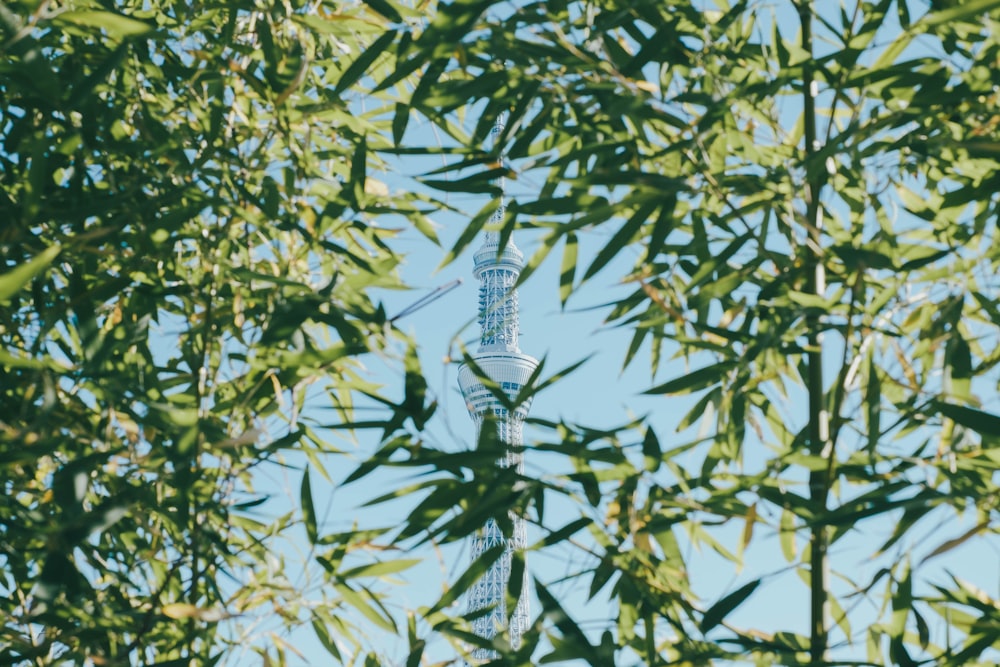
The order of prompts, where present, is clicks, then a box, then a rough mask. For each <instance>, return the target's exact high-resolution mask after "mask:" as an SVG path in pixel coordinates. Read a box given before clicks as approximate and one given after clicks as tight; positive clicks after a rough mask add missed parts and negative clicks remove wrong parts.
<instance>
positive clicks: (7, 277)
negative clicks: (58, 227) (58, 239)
mask: <svg viewBox="0 0 1000 667" xmlns="http://www.w3.org/2000/svg"><path fill="white" fill-rule="evenodd" d="M61 250H62V248H61V247H60V246H58V245H52V246H49V247H48V248H46V249H45V250H43V251H42V252H40V253H38V254H37V255H35V256H34V257H32V258H31V259H30V260H28V261H27V262H25V263H24V264H21V265H20V266H16V267H14V268H13V269H11V270H10V271H8V272H7V273H4V274H2V275H0V304H6V303H10V300H11V297H13V296H14V295H15V294H17V293H18V292H20V291H21V290H22V289H23V288H24V286H25V285H27V284H28V282H29V281H30V280H31V279H32V278H34V277H35V276H37V275H38V274H39V273H41V272H42V271H44V270H45V269H46V268H48V266H49V264H51V263H52V261H53V260H54V259H55V258H56V256H57V255H58V254H59V253H60V251H61Z"/></svg>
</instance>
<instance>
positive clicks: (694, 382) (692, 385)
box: [642, 361, 735, 394]
mask: <svg viewBox="0 0 1000 667" xmlns="http://www.w3.org/2000/svg"><path fill="white" fill-rule="evenodd" d="M734 367H735V364H734V363H733V362H731V361H722V362H719V363H717V364H712V365H711V366H706V367H705V368H699V369H698V370H696V371H692V372H690V373H688V374H687V375H684V376H682V377H679V378H675V379H673V380H670V381H669V382H664V383H663V384H660V385H657V386H655V387H653V388H652V389H647V390H646V391H644V392H642V393H644V394H687V393H690V392H692V391H698V390H699V389H704V388H706V387H711V386H712V385H715V384H719V383H720V382H722V381H723V380H724V379H725V378H726V374H727V373H728V372H729V371H730V370H731V369H733V368H734Z"/></svg>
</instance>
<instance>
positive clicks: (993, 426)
mask: <svg viewBox="0 0 1000 667" xmlns="http://www.w3.org/2000/svg"><path fill="white" fill-rule="evenodd" d="M934 407H935V408H936V409H937V411H938V412H940V413H941V414H942V415H944V416H945V417H948V418H949V419H951V420H953V421H954V422H955V423H956V424H960V425H962V426H964V427H966V428H969V429H972V430H973V431H975V432H977V433H980V434H982V435H989V436H1000V417H998V416H997V415H994V414H991V413H989V412H983V411H982V410H977V409H975V408H969V407H966V406H964V405H955V404H954V403H946V402H945V401H934Z"/></svg>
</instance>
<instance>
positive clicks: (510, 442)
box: [458, 115, 538, 663]
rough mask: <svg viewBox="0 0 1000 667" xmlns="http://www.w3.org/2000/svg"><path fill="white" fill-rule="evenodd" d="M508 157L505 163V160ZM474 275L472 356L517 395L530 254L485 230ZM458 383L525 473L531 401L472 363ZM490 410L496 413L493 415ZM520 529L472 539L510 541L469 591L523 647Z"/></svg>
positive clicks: (504, 461) (471, 604) (483, 652)
mask: <svg viewBox="0 0 1000 667" xmlns="http://www.w3.org/2000/svg"><path fill="white" fill-rule="evenodd" d="M504 121H505V117H504V116H503V115H501V116H500V117H499V118H498V119H497V122H496V123H495V124H494V126H493V130H492V134H493V137H492V138H493V142H494V145H495V143H496V141H497V139H498V138H499V135H500V132H501V131H502V130H503V126H504V125H503V124H504ZM502 159H503V158H502V156H501V164H502ZM503 190H504V183H503V179H502V178H501V180H500V191H501V195H500V201H499V204H498V206H497V210H496V212H494V214H493V217H492V219H491V223H499V222H501V221H502V220H503V217H504V205H505V202H504V195H503ZM474 259H475V276H476V278H477V279H478V280H479V325H480V327H481V330H482V334H481V336H480V344H479V350H478V351H477V352H476V353H475V354H473V355H472V358H473V360H474V361H475V364H476V366H478V367H479V369H480V370H481V371H482V372H483V373H484V374H485V375H486V376H487V377H489V379H490V380H492V381H493V382H494V383H496V384H497V385H498V386H499V387H500V388H501V389H502V390H503V392H504V393H505V394H506V395H507V396H508V397H509V398H510V399H511V400H513V399H514V398H515V397H516V396H517V395H518V393H519V392H520V391H521V389H522V388H523V387H524V386H525V385H526V384H527V383H528V380H529V378H530V377H531V374H532V372H533V371H534V370H535V368H536V367H537V366H538V360H537V359H534V358H533V357H529V356H528V355H526V354H523V353H522V352H521V349H520V348H519V347H518V345H517V335H518V304H517V290H516V289H514V285H516V284H517V278H518V276H520V274H521V269H522V268H523V267H524V256H523V255H522V254H521V251H520V250H518V249H517V246H515V245H514V244H513V242H509V243H508V244H507V245H506V246H505V247H504V248H503V249H501V248H500V234H499V233H498V232H496V231H488V232H486V239H485V241H484V243H483V246H482V247H481V248H480V249H479V250H478V251H476V254H475V256H474ZM458 384H459V387H461V389H462V396H464V397H465V404H466V406H467V407H468V408H469V414H470V415H471V416H472V421H473V422H474V423H475V425H476V436H477V437H476V441H477V442H478V440H479V433H480V430H481V429H482V428H483V425H484V424H489V425H491V426H492V425H493V424H495V425H496V429H497V436H498V439H499V440H500V442H501V443H503V444H504V445H505V447H506V449H505V453H504V456H503V457H502V458H501V459H500V460H499V461H497V465H500V466H504V467H513V468H516V469H517V471H518V473H522V474H523V472H524V460H523V458H522V455H521V452H520V447H521V445H522V444H523V442H524V440H523V434H522V429H523V427H524V419H525V418H526V417H527V416H528V407H529V405H530V403H531V401H530V400H528V401H525V402H524V403H522V404H521V405H518V406H517V407H516V409H515V410H513V411H510V410H508V409H507V408H505V407H504V405H503V403H501V402H500V401H499V400H498V399H497V398H496V396H494V395H493V394H492V393H490V390H489V389H487V388H486V386H485V385H484V384H483V383H482V381H481V380H480V379H479V377H477V376H476V374H475V373H474V372H473V371H472V369H471V368H470V367H469V366H468V365H462V367H461V368H459V370H458ZM487 415H492V416H493V419H491V420H489V421H487ZM511 519H512V523H513V532H512V534H511V535H510V536H509V537H507V536H505V535H504V534H503V533H502V531H501V530H500V527H499V526H498V525H497V524H496V522H495V521H494V520H492V519H490V520H489V521H488V522H487V524H486V525H485V526H484V527H483V528H482V530H480V532H479V533H478V534H477V535H476V536H475V537H474V538H473V541H472V558H473V560H475V559H476V558H478V557H479V556H481V555H482V554H483V553H484V552H485V551H487V550H488V549H491V548H493V547H496V546H503V547H504V551H503V554H502V555H501V557H500V558H499V559H498V560H496V561H495V562H494V563H493V565H492V566H491V567H490V569H489V570H488V571H487V572H486V573H485V574H484V575H483V576H482V578H481V579H480V580H479V581H477V582H476V583H475V584H474V585H473V587H472V589H471V590H470V591H469V597H468V608H469V611H470V612H472V611H476V610H479V609H484V608H487V607H491V608H492V609H491V611H490V612H489V613H488V614H485V615H483V616H480V617H479V618H477V619H475V620H474V621H473V631H474V632H475V633H476V634H477V635H478V636H480V637H484V638H487V639H492V638H493V637H495V636H496V635H497V633H498V632H499V631H501V630H503V629H504V628H509V631H510V639H511V643H512V644H513V645H514V646H517V645H518V644H519V643H520V639H521V636H522V634H523V633H524V631H525V630H526V629H527V627H528V598H527V590H528V586H527V581H528V573H527V569H525V571H524V585H523V586H522V587H521V591H522V593H521V597H520V599H519V600H518V601H517V605H516V607H515V608H514V610H513V611H512V612H508V610H507V604H506V598H505V595H506V590H507V582H508V580H509V579H510V568H511V557H512V554H513V552H514V551H515V550H520V549H524V548H525V546H526V541H527V537H526V531H525V525H524V519H522V518H520V517H518V516H512V517H511ZM495 657H497V655H496V652H495V651H492V650H489V649H476V650H475V651H474V652H473V654H472V658H473V661H474V662H476V663H478V662H485V661H487V660H490V659H493V658H495Z"/></svg>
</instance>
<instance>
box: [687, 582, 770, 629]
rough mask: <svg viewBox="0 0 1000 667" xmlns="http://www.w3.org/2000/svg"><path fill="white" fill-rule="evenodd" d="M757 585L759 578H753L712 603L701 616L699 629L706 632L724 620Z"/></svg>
mask: <svg viewBox="0 0 1000 667" xmlns="http://www.w3.org/2000/svg"><path fill="white" fill-rule="evenodd" d="M758 586H760V579H755V580H754V581H751V582H750V583H749V584H744V585H743V586H740V587H739V588H738V589H736V590H735V591H733V592H732V593H730V594H729V595H727V596H725V597H724V598H722V599H721V600H719V601H718V602H716V603H715V604H713V605H712V606H711V607H710V608H709V609H708V610H707V611H705V615H704V616H702V618H701V623H700V624H699V629H700V630H701V631H702V633H707V632H708V631H709V630H711V629H712V628H714V627H715V626H717V625H718V624H719V623H721V622H722V621H723V620H725V618H726V616H727V615H728V614H729V612H731V611H732V610H734V609H736V608H737V607H738V606H740V605H741V604H742V603H743V601H744V600H746V599H747V598H748V597H750V595H751V594H753V592H754V591H755V590H757V587H758Z"/></svg>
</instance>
